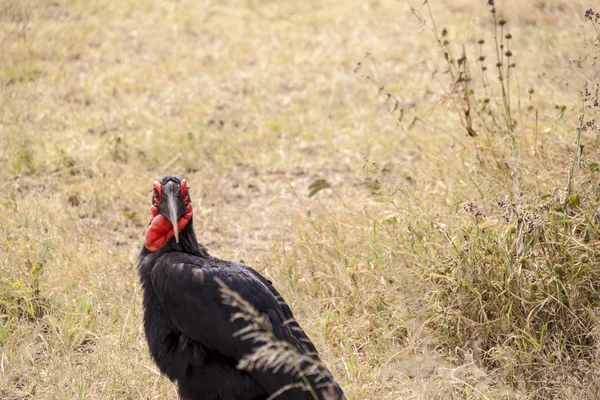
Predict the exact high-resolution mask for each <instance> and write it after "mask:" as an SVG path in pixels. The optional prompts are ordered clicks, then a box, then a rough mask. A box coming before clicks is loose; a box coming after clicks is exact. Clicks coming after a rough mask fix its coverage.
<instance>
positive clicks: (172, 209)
mask: <svg viewBox="0 0 600 400" xmlns="http://www.w3.org/2000/svg"><path fill="white" fill-rule="evenodd" d="M165 200H167V209H166V210H165V211H166V212H165V217H167V219H168V220H169V221H170V222H171V225H173V232H174V233H175V242H177V243H179V226H178V223H177V220H178V219H179V204H178V203H179V202H180V201H179V200H178V199H177V198H176V197H175V196H169V197H167V198H166V199H165Z"/></svg>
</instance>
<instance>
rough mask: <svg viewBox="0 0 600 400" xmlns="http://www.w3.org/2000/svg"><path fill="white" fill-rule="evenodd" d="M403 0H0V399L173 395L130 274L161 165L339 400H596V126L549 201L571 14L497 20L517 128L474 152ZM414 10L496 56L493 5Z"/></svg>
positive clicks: (563, 120) (518, 5) (575, 21)
mask: <svg viewBox="0 0 600 400" xmlns="http://www.w3.org/2000/svg"><path fill="white" fill-rule="evenodd" d="M420 3H421V2H419V3H418V4H414V7H415V12H413V11H412V10H411V7H410V6H409V3H408V2H397V1H393V0H380V1H376V0H373V1H367V2H364V1H363V2H357V1H346V0H344V1H341V0H339V1H338V0H334V1H331V2H327V3H326V4H323V3H322V2H317V1H308V2H281V1H280V2H275V1H267V0H252V1H246V2H242V1H235V0H231V1H204V2H197V1H191V0H178V1H158V0H156V1H140V0H128V1H123V2H114V1H108V0H95V1H77V0H54V1H44V2H39V1H34V0H8V1H3V2H0V105H1V106H0V149H2V151H0V162H1V163H2V165H3V168H2V169H1V171H0V182H1V183H0V185H2V194H3V195H2V197H1V199H0V217H1V220H2V224H1V225H0V263H1V264H0V268H1V270H0V314H1V315H0V371H1V373H0V397H2V398H6V399H27V398H32V399H33V398H36V399H50V398H56V399H66V398H81V399H90V398H92V399H97V398H107V399H125V398H144V399H153V398H156V399H162V398H170V399H175V398H176V390H175V387H174V386H173V385H172V384H171V383H170V382H169V381H168V380H166V379H165V378H163V377H161V376H159V374H158V373H157V372H156V368H155V366H154V365H153V363H152V361H151V360H150V358H149V356H148V352H147V348H146V344H145V341H144V337H143V332H142V330H141V325H142V324H141V318H142V315H141V314H142V308H141V293H140V288H139V286H138V283H137V275H136V269H135V267H136V256H137V253H138V249H139V246H140V244H141V240H142V237H143V232H144V227H145V224H146V222H147V216H148V208H149V195H148V191H149V190H150V185H151V182H152V181H153V180H154V179H155V178H156V177H157V176H160V175H162V174H164V173H167V172H173V173H179V174H182V175H185V176H186V177H187V179H188V181H189V182H190V186H191V187H192V190H193V192H192V193H193V198H194V202H195V204H196V207H195V210H196V215H197V218H196V219H195V223H196V229H197V231H198V236H199V239H200V240H201V241H203V242H204V243H205V244H206V245H207V246H208V247H209V249H210V250H211V251H212V253H213V254H215V255H217V256H220V257H223V258H229V259H234V260H242V261H244V262H245V263H247V264H249V265H251V266H253V267H255V268H256V269H257V270H259V271H260V272H262V273H263V274H265V275H267V276H269V277H270V278H271V279H273V281H274V282H275V285H276V286H277V287H278V288H280V289H281V292H282V294H283V295H284V297H285V298H286V299H287V300H288V302H289V303H290V304H291V306H292V309H294V310H295V313H296V315H297V317H298V319H299V321H300V323H301V324H302V326H303V327H304V328H305V330H306V331H307V332H308V334H309V336H310V337H311V338H313V340H314V342H315V344H316V345H317V348H319V349H320V352H321V355H322V358H323V360H324V362H325V364H326V365H327V366H328V367H329V368H330V369H331V371H332V373H333V374H334V376H336V377H337V378H338V381H339V382H340V384H341V385H342V387H343V388H344V390H345V392H346V393H347V394H348V396H349V398H352V399H399V398H406V399H409V398H418V399H421V398H528V397H535V396H540V398H547V396H555V397H559V398H592V395H595V393H594V392H595V391H596V390H597V388H595V387H593V386H592V384H591V383H590V381H586V379H585V376H586V374H588V379H590V378H589V377H591V376H597V373H598V368H597V367H598V365H597V362H596V357H595V354H594V349H595V348H596V342H597V332H598V323H597V320H598V315H599V314H598V310H597V307H596V305H595V301H593V300H592V299H593V298H594V296H595V297H596V298H597V295H598V291H597V288H598V286H597V282H596V281H595V280H594V279H595V278H596V275H597V273H595V272H594V271H595V270H597V269H598V260H597V257H596V256H595V255H594V254H595V253H596V252H595V250H596V249H597V247H598V245H597V243H598V237H597V235H598V234H597V232H598V229H597V228H596V226H597V225H598V224H597V223H596V225H594V224H593V223H592V222H593V221H596V220H595V219H594V218H595V217H596V214H595V213H596V201H597V200H596V196H597V194H596V187H597V164H596V167H594V166H593V164H594V163H598V162H600V161H599V160H600V152H599V151H598V148H599V146H598V144H597V143H596V141H597V139H595V136H594V135H593V134H591V130H588V132H587V134H586V135H584V136H583V138H582V140H583V143H584V144H585V146H586V147H585V154H584V156H585V162H582V163H581V165H583V164H585V166H587V167H589V168H585V167H583V166H581V167H580V164H579V163H576V164H577V165H576V168H575V169H574V179H573V182H572V188H571V189H570V192H569V196H567V198H570V197H572V196H575V195H579V196H578V197H577V198H575V197H573V198H572V199H570V202H569V201H567V202H562V200H563V199H564V197H565V196H564V187H565V185H566V182H567V174H568V171H569V166H570V165H571V162H572V160H573V153H574V151H575V149H576V146H575V144H574V138H575V133H574V131H575V127H576V126H577V117H578V115H579V114H580V112H581V106H580V104H581V102H580V100H579V99H580V96H579V93H578V90H579V89H581V88H582V87H583V82H584V81H585V80H586V76H585V75H583V74H581V73H578V72H577V71H578V68H577V67H576V65H574V64H573V63H569V62H568V60H569V59H576V58H578V57H580V56H584V55H589V54H593V52H594V51H597V50H596V49H595V48H594V47H593V46H588V47H586V45H585V43H586V42H585V41H586V40H588V39H590V38H591V35H592V33H593V32H592V31H590V30H589V29H587V28H586V27H584V25H585V24H586V21H585V19H584V18H583V12H584V10H585V7H584V5H583V3H582V2H580V1H567V0H546V1H539V2H522V1H517V0H506V1H504V2H502V4H499V5H498V9H499V10H501V11H502V13H503V15H504V16H505V17H506V18H507V19H508V21H509V27H510V32H511V33H512V35H513V37H514V38H513V39H512V42H511V49H513V52H514V53H515V56H514V57H515V62H516V63H517V68H516V69H515V70H514V71H516V72H515V75H513V76H512V77H511V84H512V89H511V90H512V93H513V98H512V104H513V110H514V114H513V117H514V118H515V119H516V122H517V128H516V129H514V130H513V131H512V132H507V131H506V130H503V129H502V128H498V127H496V128H495V127H494V124H492V123H490V125H489V126H486V125H485V121H488V122H489V118H491V117H490V116H489V115H483V116H482V117H481V119H478V120H477V121H476V125H477V126H476V128H477V129H476V130H477V132H478V136H477V138H470V137H469V136H467V134H466V131H465V128H464V126H463V125H462V124H461V118H459V114H457V113H456V110H460V109H461V107H463V106H464V98H461V97H460V96H459V95H457V92H453V91H451V90H449V88H450V87H451V86H452V85H451V83H452V82H451V81H450V78H449V75H448V74H447V73H445V72H444V71H445V69H447V68H448V66H447V64H446V63H445V62H444V59H443V55H442V53H441V51H440V49H439V46H438V45H437V43H436V42H435V38H434V35H433V33H432V31H431V29H430V27H431V20H430V18H429V14H428V11H427V8H426V7H424V6H423V5H422V4H420ZM432 3H433V4H432V5H431V6H432V12H433V15H434V16H435V19H436V22H437V26H438V28H439V29H438V33H440V32H441V28H442V27H446V28H447V29H448V32H449V33H448V36H447V37H448V39H449V41H450V45H451V46H454V47H453V48H454V49H455V51H457V53H460V49H461V46H460V44H461V43H465V44H466V48H467V51H468V52H469V54H472V53H473V52H477V51H478V50H477V49H478V47H477V45H476V40H477V39H479V38H481V37H485V39H486V51H487V52H491V51H492V50H491V49H492V48H491V47H489V45H490V44H491V40H492V39H491V36H490V32H491V30H490V17H489V11H488V7H487V6H486V4H485V3H486V2H485V1H481V2H477V3H478V4H472V3H473V2H471V1H467V0H461V1H446V2H442V1H436V2H432ZM523 3H526V4H523ZM456 49H458V50H456ZM366 53H369V54H370V56H365V54H366ZM487 54H489V53H487ZM489 56H490V57H488V60H493V58H492V57H491V54H489ZM359 61H361V62H362V65H361V68H360V69H359V71H358V72H355V69H356V66H357V62H359ZM584 61H585V60H584ZM583 64H585V65H588V64H587V63H586V62H583ZM474 65H475V64H473V66H474ZM488 65H490V66H491V69H493V65H494V61H489V63H488ZM585 65H584V70H585V68H586V67H585ZM471 72H472V73H473V77H474V83H473V85H474V90H475V91H476V93H481V91H482V90H484V89H483V88H482V87H481V78H480V77H479V75H478V74H479V71H478V70H476V68H475V67H473V68H472V71H471ZM597 76H598V75H597V73H595V70H593V68H592V70H591V72H590V71H589V70H588V76H587V77H588V79H589V78H590V77H591V78H592V79H591V81H592V82H593V81H594V78H595V77H597ZM365 77H368V78H367V79H365ZM490 79H492V80H494V74H493V73H491V74H490ZM596 81H597V79H596ZM374 82H375V84H374ZM477 82H479V83H477ZM491 85H492V89H494V85H495V83H492V84H491ZM379 86H384V89H383V90H381V91H378V87H379ZM530 88H533V89H534V93H533V94H532V95H529V94H528V90H529V89H530ZM494 90H496V92H495V93H498V92H497V87H496V88H495V89H494ZM590 90H591V91H592V92H593V91H594V90H595V88H594V87H590ZM388 92H389V93H392V94H393V95H394V97H395V99H397V100H398V107H397V109H395V103H394V100H393V99H392V100H391V101H386V94H387V93H388ZM592 97H593V96H592ZM490 98H491V104H492V105H493V104H501V102H502V96H498V95H496V96H490ZM563 105H564V106H565V107H564V108H561V106H563ZM490 107H491V106H490ZM390 108H391V109H392V110H393V113H390V112H389V111H390ZM590 110H591V111H589V112H592V113H593V112H595V109H593V108H592V109H590ZM400 112H402V114H400ZM536 112H537V117H536ZM589 112H588V117H586V120H587V121H589V120H590V118H591V117H589V115H590V114H589ZM495 113H496V114H494V115H496V116H501V115H502V113H501V112H500V111H495ZM399 115H402V118H401V120H400V121H399V122H398V121H397V120H396V119H395V117H398V116H399ZM463 123H464V121H463ZM515 149H517V150H518V152H517V153H515ZM317 179H325V180H326V181H327V182H328V183H329V184H330V186H331V188H330V189H325V190H322V191H320V192H318V193H316V194H315V195H314V196H312V197H309V196H308V193H309V185H310V184H311V183H313V182H314V181H316V180H317ZM590 182H591V183H590ZM499 201H502V202H505V203H506V204H508V206H507V208H499V207H498V206H497V205H496V203H497V202H499ZM469 203H473V204H475V205H476V210H481V211H482V212H483V213H484V214H485V216H477V217H476V216H475V215H474V214H475V212H469V211H465V210H464V208H463V207H465V206H467V208H468V204H469ZM567 203H568V204H567ZM561 204H563V208H561V207H560V205H561ZM544 207H548V209H546V208H544ZM550 209H551V210H552V212H550V211H548V210H550ZM507 210H508V211H507ZM505 216H507V217H508V218H509V221H508V222H506V221H505V220H504V217H505ZM536 218H537V219H536ZM530 221H534V222H532V223H530ZM557 221H558V222H557ZM589 221H592V222H589ZM588 222H589V223H588ZM528 224H529V225H528ZM530 225H531V226H530ZM523 227H525V230H524V231H523ZM530 227H532V231H531V232H527V233H526V234H527V235H532V234H533V235H534V236H526V234H525V233H521V232H522V231H523V232H525V231H528V230H529V228H530ZM519 229H521V230H519ZM585 232H588V233H587V236H586V235H585ZM542 242H543V243H549V245H548V246H545V245H538V243H542ZM523 249H525V250H523ZM517 255H518V257H517ZM561 257H562V258H561ZM507 265H511V266H515V265H520V266H521V267H522V268H521V269H519V274H513V273H512V272H511V273H506V272H503V271H504V270H502V268H503V267H506V266H507ZM557 266H560V268H557ZM473 271H478V273H479V272H481V271H484V272H483V273H481V274H480V275H477V276H475V277H474V275H473V273H472V272H473ZM544 271H546V272H548V271H550V273H546V272H544ZM552 271H553V272H552ZM565 271H567V272H565ZM581 271H584V272H581ZM528 274H530V275H528ZM552 274H554V275H552ZM517 275H518V276H517ZM550 275H552V276H550ZM507 276H508V278H506V277H507ZM528 276H534V278H537V279H542V278H540V277H541V276H542V277H545V278H543V279H546V278H548V276H550V278H548V279H547V280H543V281H542V282H541V283H540V282H538V283H536V285H537V286H536V289H535V290H533V286H532V282H529V281H527V279H525V278H526V277H528ZM482 277H483V278H482ZM521 277H522V279H521ZM569 277H571V278H572V279H570V278H569ZM566 281H568V282H566ZM507 282H508V283H507ZM565 282H566V283H565ZM505 284H506V287H505V286H503V285H505ZM511 285H512V286H511ZM515 285H516V287H517V288H518V289H519V290H521V291H522V292H520V293H514V292H513V291H511V290H512V289H511V288H514V287H515ZM553 285H554V286H553ZM560 285H563V287H564V290H563V289H562V288H561V289H560V290H559V291H558V292H560V293H561V296H564V298H562V297H561V298H559V299H558V300H557V301H556V302H555V303H552V302H549V301H548V300H547V299H548V298H549V297H548V296H550V295H552V296H554V298H556V296H558V295H557V294H556V293H558V292H556V293H555V292H551V291H552V290H554V289H553V288H556V287H558V286H560ZM474 288H475V289H474ZM507 288H508V289H507ZM540 288H541V289H540ZM496 291H497V292H496ZM506 293H509V295H506ZM536 293H537V294H536ZM539 293H542V295H539ZM485 296H489V297H492V299H491V300H490V299H489V298H487V297H485ZM527 296H529V297H527ZM536 296H538V297H536ZM495 299H505V300H506V302H501V301H494V300H495ZM523 299H524V300H523ZM581 299H587V300H586V301H587V303H582V302H581V301H580V300H581ZM488 300H489V302H487V303H486V301H488ZM503 301H504V300H503ZM531 304H533V306H531ZM540 304H541V305H542V306H543V307H545V306H548V307H549V308H548V309H549V310H550V311H549V312H548V314H547V315H542V314H540V313H539V312H538V311H539V309H540V307H538V306H539V305H540ZM565 304H566V305H565ZM557 305H558V306H557ZM519 307H520V308H519ZM528 307H529V308H528ZM543 307H541V308H543ZM482 310H483V314H482V313H481V312H482ZM573 310H575V311H577V312H582V313H584V314H585V315H584V314H580V315H577V317H578V318H571V319H569V315H571V314H573ZM530 312H531V313H530ZM570 313H571V314H570ZM482 315H485V317H482ZM513 316H514V318H513ZM511 318H513V319H511ZM544 318H545V320H544ZM503 321H504V322H503ZM544 321H546V322H548V321H551V322H552V323H551V324H550V325H548V326H546V328H544V329H545V330H544V329H543V325H544ZM568 321H575V322H577V321H582V322H581V323H580V324H579V325H578V324H577V323H575V324H574V325H569V324H568V323H567V322H568ZM496 322H497V323H496ZM575 325H577V326H575ZM580 325H581V326H580ZM555 327H556V328H555ZM535 332H537V333H538V334H539V333H540V332H550V333H549V334H548V335H547V336H545V337H537V338H536V337H532V334H533V333H535ZM561 332H563V333H564V335H562V336H561ZM544 335H545V333H544ZM542 336H543V335H542ZM583 336H585V340H581V341H579V342H578V344H577V343H575V342H574V341H573V340H574V338H576V337H583ZM546 337H547V338H548V340H547V341H546V340H545V338H546ZM561 338H562V339H561ZM571 339H573V340H571ZM561 340H562V341H561ZM573 346H576V347H577V346H578V347H577V348H574V347H573ZM559 366H560V368H559ZM530 367H531V368H530ZM544 390H546V391H544Z"/></svg>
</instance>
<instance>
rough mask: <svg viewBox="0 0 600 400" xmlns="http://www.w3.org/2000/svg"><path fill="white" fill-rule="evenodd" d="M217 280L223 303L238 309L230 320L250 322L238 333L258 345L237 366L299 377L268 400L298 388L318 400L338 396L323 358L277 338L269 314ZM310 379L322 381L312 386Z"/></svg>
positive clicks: (241, 337)
mask: <svg viewBox="0 0 600 400" xmlns="http://www.w3.org/2000/svg"><path fill="white" fill-rule="evenodd" d="M217 283H218V284H219V286H220V290H221V296H222V298H223V301H224V303H225V304H227V305H228V306H230V307H232V308H233V309H235V310H238V311H237V312H235V313H234V314H233V315H232V317H231V322H235V321H239V320H241V321H245V322H246V323H247V326H246V327H245V328H242V329H240V330H239V331H237V332H236V333H235V335H236V336H237V337H239V338H240V339H242V340H244V341H246V340H249V341H251V342H252V343H254V344H255V345H256V348H255V350H254V352H252V353H250V354H247V355H246V356H244V357H243V358H242V359H241V360H240V361H239V363H238V368H240V369H242V370H245V371H256V370H260V371H263V372H267V371H271V372H273V373H277V372H279V371H281V372H283V373H285V374H291V375H293V376H294V377H296V378H297V379H298V380H299V382H298V383H294V384H289V385H286V386H284V387H282V388H280V389H279V390H278V391H277V392H275V393H273V394H272V395H271V396H270V397H269V399H268V400H271V399H275V398H278V396H280V395H282V398H283V397H285V392H286V391H288V390H291V389H295V388H299V389H302V390H305V391H308V392H310V394H311V395H312V397H313V398H314V399H315V400H318V399H319V398H320V396H319V395H318V394H320V395H321V396H324V398H325V399H328V398H335V397H334V393H335V391H334V388H333V387H332V382H334V379H333V377H332V376H331V373H330V372H329V370H328V369H327V367H326V366H325V365H323V363H322V362H321V361H320V360H318V359H314V358H313V357H311V353H310V352H306V353H304V354H303V353H301V352H300V351H298V349H296V348H294V347H293V346H292V345H291V344H289V343H288V342H285V341H283V340H280V339H278V338H277V337H276V336H275V334H274V332H273V328H272V326H271V323H270V321H269V319H268V317H267V316H266V315H264V314H261V313H260V312H259V311H258V310H257V309H256V308H254V307H253V306H252V305H251V304H250V303H248V302H247V301H246V300H244V299H243V298H242V297H241V296H240V295H239V294H238V293H237V292H236V291H234V290H232V289H230V288H229V287H228V286H227V285H226V284H225V283H224V282H223V281H221V280H220V279H217ZM285 324H286V325H287V327H289V328H290V329H292V330H295V329H300V328H299V326H298V325H297V324H296V323H295V321H285ZM309 378H310V380H309ZM311 381H313V382H321V383H318V384H317V385H316V386H314V387H313V385H312V384H311Z"/></svg>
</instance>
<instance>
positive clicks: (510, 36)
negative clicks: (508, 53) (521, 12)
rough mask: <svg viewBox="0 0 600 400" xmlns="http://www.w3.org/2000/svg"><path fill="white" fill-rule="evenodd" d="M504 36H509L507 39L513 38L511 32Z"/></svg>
mask: <svg viewBox="0 0 600 400" xmlns="http://www.w3.org/2000/svg"><path fill="white" fill-rule="evenodd" d="M504 37H505V38H507V39H509V40H510V39H512V35H511V34H510V33H507V34H506V35H505V36H504Z"/></svg>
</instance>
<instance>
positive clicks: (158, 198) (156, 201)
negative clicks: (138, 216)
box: [152, 181, 162, 205]
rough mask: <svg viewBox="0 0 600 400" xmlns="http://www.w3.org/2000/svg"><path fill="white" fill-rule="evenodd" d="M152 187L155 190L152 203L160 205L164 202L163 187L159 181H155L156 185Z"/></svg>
mask: <svg viewBox="0 0 600 400" xmlns="http://www.w3.org/2000/svg"><path fill="white" fill-rule="evenodd" d="M152 187H153V188H154V195H153V196H152V202H153V203H154V205H158V204H160V202H161V201H162V185H161V184H160V182H159V181H154V184H153V185H152Z"/></svg>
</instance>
